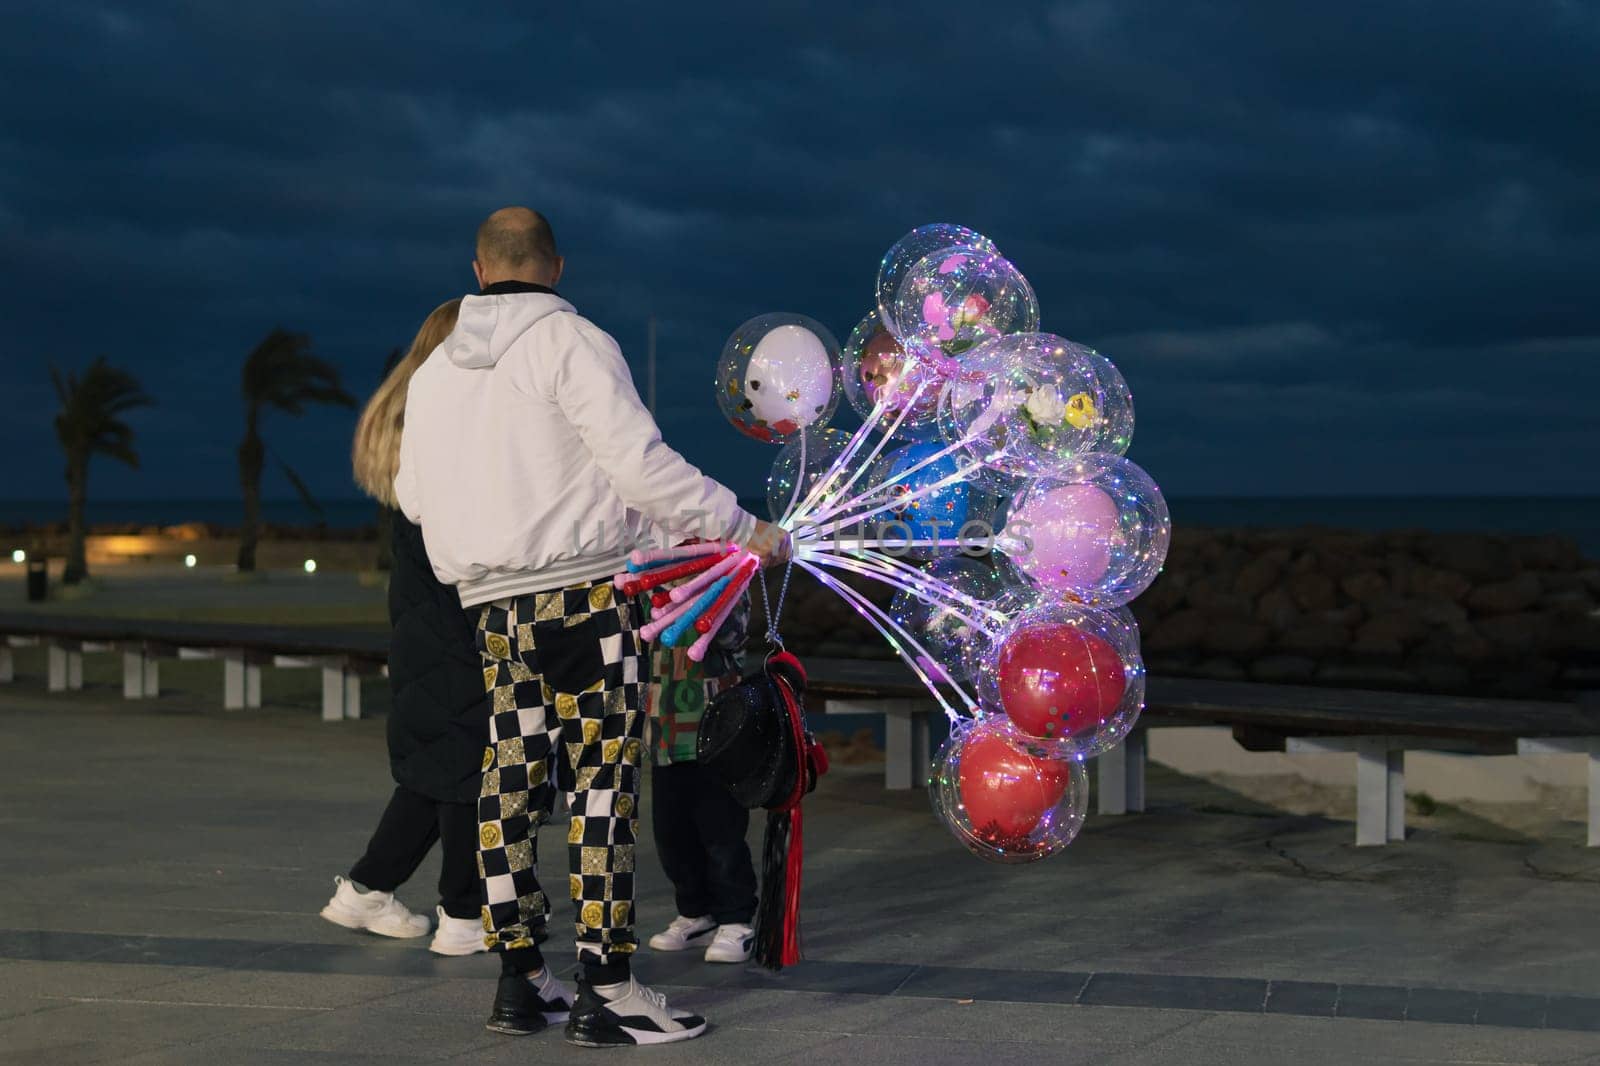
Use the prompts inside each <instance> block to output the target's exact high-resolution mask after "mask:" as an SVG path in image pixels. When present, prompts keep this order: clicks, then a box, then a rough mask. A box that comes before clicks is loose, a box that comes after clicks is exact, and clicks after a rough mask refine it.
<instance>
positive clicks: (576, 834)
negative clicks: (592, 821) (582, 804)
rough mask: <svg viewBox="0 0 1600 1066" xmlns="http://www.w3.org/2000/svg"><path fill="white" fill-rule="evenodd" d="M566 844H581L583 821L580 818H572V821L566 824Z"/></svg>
mask: <svg viewBox="0 0 1600 1066" xmlns="http://www.w3.org/2000/svg"><path fill="white" fill-rule="evenodd" d="M567 843H568V844H581V843H583V819H582V818H577V817H574V818H573V819H572V821H570V822H568V823H567Z"/></svg>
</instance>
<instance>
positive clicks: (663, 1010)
mask: <svg viewBox="0 0 1600 1066" xmlns="http://www.w3.org/2000/svg"><path fill="white" fill-rule="evenodd" d="M602 987H603V988H604V991H601V989H600V988H596V987H595V986H593V985H590V984H587V983H585V982H584V981H582V980H579V982H578V1002H577V1003H576V1004H574V1005H573V1008H572V1019H571V1020H570V1021H568V1022H567V1042H568V1043H569V1044H577V1045H578V1046H579V1047H628V1046H630V1045H635V1044H675V1043H677V1042H678V1041H679V1040H693V1039H694V1038H695V1037H697V1036H699V1035H700V1034H701V1033H703V1032H705V1031H706V1020H705V1019H704V1018H702V1017H700V1016H699V1015H698V1014H690V1013H689V1012H688V1011H686V1010H673V1009H672V1008H671V1007H669V1006H667V997H666V996H663V995H662V994H661V993H660V992H657V991H655V990H654V989H650V988H646V987H645V986H644V985H641V984H640V983H639V979H638V978H636V977H630V978H628V980H627V982H626V983H625V984H616V985H605V986H602Z"/></svg>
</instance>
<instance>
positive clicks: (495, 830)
mask: <svg viewBox="0 0 1600 1066" xmlns="http://www.w3.org/2000/svg"><path fill="white" fill-rule="evenodd" d="M498 843H500V827H499V826H497V825H494V824H493V823H489V824H486V825H482V826H480V827H479V828H478V844H479V846H480V847H485V848H492V847H494V846H495V845H496V844H498Z"/></svg>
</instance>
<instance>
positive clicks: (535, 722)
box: [478, 578, 647, 964]
mask: <svg viewBox="0 0 1600 1066" xmlns="http://www.w3.org/2000/svg"><path fill="white" fill-rule="evenodd" d="M637 618H638V610H637V608H636V607H635V606H634V605H633V604H632V603H631V602H629V601H628V600H627V599H626V598H624V597H622V596H621V595H620V594H618V593H617V592H616V591H615V590H614V589H613V588H612V585H611V581H610V579H609V578H606V579H602V580H596V581H593V582H588V583H585V584H580V585H573V586H569V587H568V588H564V589H557V590H555V591H552V592H537V593H532V594H529V595H525V596H517V597H515V598H511V599H503V600H496V601H494V602H493V603H490V604H488V605H487V606H485V607H484V608H483V611H482V613H481V615H480V616H479V619H478V650H479V652H480V653H481V654H482V656H483V682H484V686H485V688H487V689H488V691H489V692H490V693H491V694H492V696H493V713H492V716H491V718H490V726H489V744H490V746H489V748H488V749H487V750H485V751H484V753H483V788H482V790H481V791H480V793H479V799H478V845H479V847H478V872H479V874H480V875H481V876H482V878H483V892H484V903H485V906H484V910H483V926H484V930H485V932H486V934H487V935H486V936H485V942H486V943H487V944H488V945H489V946H490V947H491V948H499V949H501V950H516V949H521V948H528V947H531V946H532V945H533V944H534V941H535V937H536V935H537V933H538V931H539V930H540V929H541V928H542V927H543V926H544V924H545V920H546V918H547V916H548V915H549V912H550V905H549V902H548V900H547V899H546V897H545V893H544V890H543V888H542V887H541V886H540V884H539V877H538V854H537V846H538V831H539V827H540V826H541V825H543V824H544V822H545V821H546V820H547V819H548V818H549V817H550V812H551V808H552V805H553V804H554V801H555V794H556V789H557V788H560V789H561V790H562V791H564V792H565V793H566V796H567V806H568V808H569V809H570V810H571V812H572V822H571V825H570V826H569V828H568V831H567V852H568V856H569V859H570V863H571V866H570V877H569V887H570V891H571V895H572V899H573V902H574V904H575V908H576V911H577V942H578V957H579V959H580V960H583V961H586V962H589V963H599V964H605V963H607V962H608V961H610V959H611V956H612V955H627V954H630V953H632V951H633V950H634V948H635V946H636V941H635V939H634V934H633V862H634V857H633V848H634V841H635V840H636V839H637V837H638V830H639V820H638V813H639V776H640V768H641V765H642V761H643V759H644V756H645V753H644V744H643V736H644V723H645V711H644V700H643V684H642V683H641V682H642V681H643V680H647V679H645V678H644V677H643V674H644V670H645V666H644V656H643V651H642V648H643V646H642V643H641V641H640V640H639V638H638V635H637V633H636V630H635V626H636V620H637Z"/></svg>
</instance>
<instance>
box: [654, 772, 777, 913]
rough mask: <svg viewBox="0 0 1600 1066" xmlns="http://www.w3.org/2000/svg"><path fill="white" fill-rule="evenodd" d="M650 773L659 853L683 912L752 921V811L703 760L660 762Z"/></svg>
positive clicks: (753, 884) (754, 890) (754, 880)
mask: <svg viewBox="0 0 1600 1066" xmlns="http://www.w3.org/2000/svg"><path fill="white" fill-rule="evenodd" d="M650 776H651V784H650V805H651V815H650V820H651V824H652V827H653V828H654V831H655V839H656V853H657V854H658V855H660V856H661V867H662V869H663V870H665V871H666V874H667V878H668V879H669V880H670V881H671V882H672V887H673V889H674V892H675V895H676V897H677V903H678V913H679V914H681V915H683V916H684V917H685V918H703V917H706V916H708V915H709V916H710V917H711V918H712V919H713V920H715V921H716V923H717V924H718V925H732V924H744V925H748V924H749V923H750V921H751V920H752V919H753V918H754V917H755V914H756V868H755V866H754V864H753V863H752V862H751V861H750V846H749V845H748V844H746V843H745V839H744V838H745V833H746V831H748V830H749V828H750V812H749V811H747V810H745V809H744V808H743V807H741V806H740V805H739V804H738V803H737V802H735V800H734V798H733V797H732V796H730V795H729V794H728V790H727V789H725V788H723V787H722V785H721V784H720V783H719V782H718V781H716V780H715V779H714V778H713V777H712V776H711V775H710V774H707V773H704V772H703V771H702V770H701V769H700V764H699V763H696V762H683V763H671V764H667V765H657V766H655V767H653V768H652V769H651V772H650Z"/></svg>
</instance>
